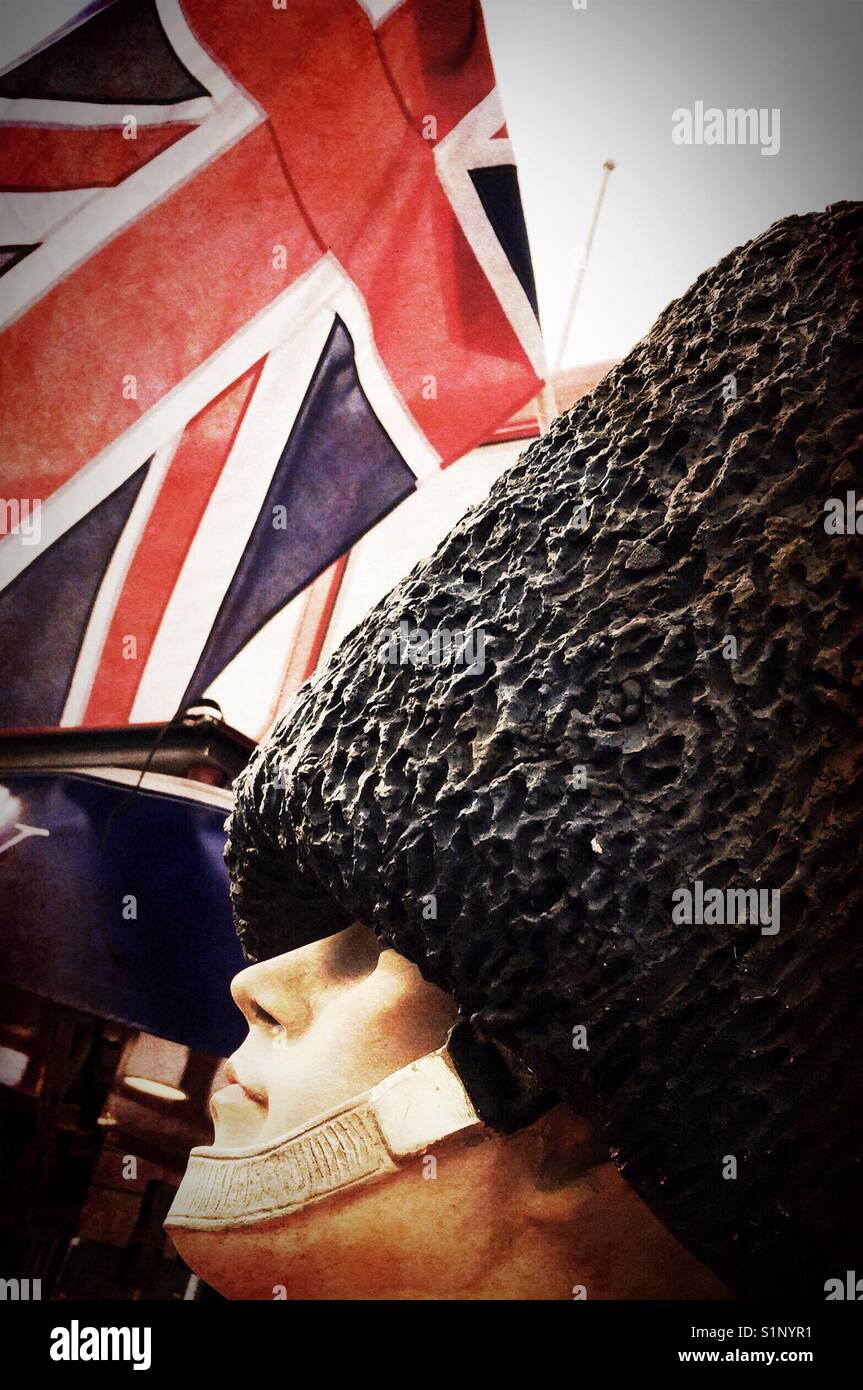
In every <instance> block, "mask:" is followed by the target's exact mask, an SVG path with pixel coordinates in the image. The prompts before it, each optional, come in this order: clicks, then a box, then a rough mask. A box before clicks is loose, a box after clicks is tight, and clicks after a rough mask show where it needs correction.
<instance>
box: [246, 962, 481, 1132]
mask: <svg viewBox="0 0 863 1390" xmlns="http://www.w3.org/2000/svg"><path fill="white" fill-rule="evenodd" d="M455 1013H456V1009H455V1005H454V1004H453V1003H452V1001H451V1000H450V999H449V998H448V997H447V996H446V995H445V994H443V993H442V992H441V991H439V990H436V989H434V988H433V987H432V986H427V985H425V984H424V983H423V982H421V981H420V983H419V985H417V983H416V981H415V980H413V979H410V980H402V979H400V978H399V977H398V976H397V975H393V974H391V973H390V974H388V973H387V972H386V971H384V970H381V971H376V972H375V973H374V974H373V975H372V976H370V977H369V979H368V980H366V981H364V982H363V984H362V985H358V986H355V987H353V988H351V989H348V990H344V991H341V992H339V994H338V995H335V996H334V997H333V999H332V1000H331V1001H330V1002H329V1003H327V1004H326V1005H325V1007H323V1008H322V1009H321V1010H320V1011H319V1013H318V1016H317V1018H316V1019H315V1022H314V1024H313V1025H312V1027H311V1028H310V1029H309V1031H308V1032H307V1033H305V1034H304V1035H303V1036H302V1037H301V1038H298V1039H296V1040H295V1041H289V1042H287V1043H286V1045H285V1046H284V1047H280V1046H278V1045H277V1044H275V1043H271V1044H267V1045H266V1056H265V1057H264V1058H263V1059H262V1062H261V1067H262V1071H261V1075H262V1076H263V1077H264V1079H265V1081H266V1089H267V1095H268V1098H269V1112H268V1115H267V1121H266V1134H267V1135H268V1136H275V1135H278V1134H283V1133H284V1132H285V1131H286V1130H288V1129H291V1128H293V1127H294V1126H296V1125H299V1124H303V1123H305V1122H307V1121H308V1120H311V1119H313V1118H314V1117H315V1116H316V1115H319V1114H321V1113H323V1112H325V1111H327V1110H329V1109H332V1108H333V1107H334V1106H336V1105H341V1104H342V1103H343V1102H345V1101H348V1100H351V1099H352V1098H353V1097H354V1096H356V1095H359V1094H361V1093H362V1092H363V1091H367V1090H368V1089H369V1088H370V1087H372V1086H374V1085H376V1084H377V1083H378V1082H379V1081H382V1080H383V1079H384V1077H386V1076H389V1075H390V1073H391V1072H394V1071H398V1069H399V1068H400V1067H404V1066H407V1065H408V1063H409V1062H413V1061H416V1059H417V1058H418V1057H422V1056H424V1055H425V1054H426V1053H427V1052H432V1051H434V1049H435V1048H437V1047H440V1046H441V1044H442V1043H443V1042H444V1040H445V1038H446V1033H447V1030H448V1029H449V1027H450V1026H451V1024H452V1023H453V1022H454V1020H455Z"/></svg>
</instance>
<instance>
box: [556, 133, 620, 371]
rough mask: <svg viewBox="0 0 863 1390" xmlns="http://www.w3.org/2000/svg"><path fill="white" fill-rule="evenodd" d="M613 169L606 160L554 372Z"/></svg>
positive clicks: (566, 339)
mask: <svg viewBox="0 0 863 1390" xmlns="http://www.w3.org/2000/svg"><path fill="white" fill-rule="evenodd" d="M615 168H616V163H615V161H614V160H613V159H607V160H606V161H605V163H604V164H603V166H602V182H601V183H600V185H599V195H598V197H597V199H596V205H595V207H594V209H593V218H592V220H591V223H590V231H589V232H588V234H587V241H586V243H585V247H584V259H583V260H582V263H581V265H580V266H579V268H578V274H577V275H576V277H575V284H574V285H573V287H572V295H571V296H570V300H569V309H568V310H567V315H566V324H565V326H564V330H563V336H562V337H561V340H560V343H559V345H558V349H557V357H556V358H555V363H554V369H555V371H558V370H559V369H560V366H561V363H562V362H563V356H564V353H565V352H566V345H567V343H568V342H569V335H570V333H571V332H572V321H573V319H574V318H575V310H576V306H577V304H578V299H579V295H580V294H581V286H582V283H583V281H584V273H585V271H586V270H587V263H588V261H589V260H590V252H591V249H592V247H593V239H594V237H595V236H596V226H597V223H598V222H599V214H600V211H601V210H602V204H603V200H604V198H605V190H606V188H607V187H608V180H609V178H610V177H611V173H612V170H613V169H615Z"/></svg>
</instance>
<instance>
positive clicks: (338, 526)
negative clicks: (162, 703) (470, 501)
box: [185, 317, 416, 701]
mask: <svg viewBox="0 0 863 1390" xmlns="http://www.w3.org/2000/svg"><path fill="white" fill-rule="evenodd" d="M415 485H416V480H415V477H414V474H413V473H412V472H411V470H410V469H409V468H408V466H407V464H406V463H405V462H404V460H403V458H402V456H401V454H400V453H399V452H398V450H397V449H396V447H395V445H394V444H393V442H392V440H391V439H390V437H389V435H388V434H387V432H386V430H385V429H384V428H383V426H382V425H381V423H380V421H379V420H378V418H377V416H376V415H375V413H374V411H373V410H372V408H371V406H370V405H369V402H368V400H367V399H366V396H365V393H364V391H363V388H362V385H361V383H360V379H359V376H358V375H357V369H356V364H355V362H354V344H353V340H352V338H351V336H350V334H349V333H348V330H347V329H346V328H345V325H344V324H343V323H342V321H341V319H340V318H338V317H336V318H335V320H334V322H333V327H332V329H331V331H330V334H329V337H328V339H327V342H326V345H325V347H324V350H323V352H322V353H321V356H320V359H319V361H318V364H317V367H316V368H315V372H314V375H313V377H312V380H311V383H310V385H309V389H308V391H307V392H306V396H305V399H304V401H303V404H302V406H301V407H300V410H299V413H298V415H297V418H296V421H295V423H294V427H293V429H292V430H291V433H290V436H289V438H288V442H287V443H286V445H285V448H284V451H283V452H282V456H281V458H280V459H279V463H278V466H277V467H276V471H275V473H274V475H273V481H272V483H271V484H270V488H269V491H268V493H267V496H266V500H265V501H264V505H263V507H262V508H261V511H260V514H259V515H258V519H257V521H256V522H255V526H254V529H253V531H252V535H251V537H250V539H249V543H248V545H247V547H246V550H245V551H244V553H243V558H242V560H241V561H240V564H239V567H238V568H237V571H236V573H235V575H234V578H233V580H232V581H231V585H230V587H229V589H228V593H227V595H226V597H225V600H224V602H223V604H222V607H221V609H220V611H219V614H218V616H217V618H216V622H215V624H214V626H213V630H212V632H211V633H210V637H209V640H208V642H207V645H206V647H205V648H204V652H203V654H202V656H201V660H200V662H199V663H198V669H197V670H196V672H195V674H194V676H193V678H192V681H191V683H190V685H189V688H188V690H187V692H186V697H185V698H186V701H188V700H189V699H191V698H193V697H194V696H198V695H201V694H203V692H204V691H205V690H206V689H207V686H208V685H209V684H210V683H211V681H213V680H215V678H216V676H217V675H218V674H219V672H220V671H222V670H224V668H225V667H226V666H227V664H228V662H229V661H230V660H231V659H232V658H233V657H235V656H236V654H237V652H238V651H240V649H241V648H242V647H244V646H245V644H246V643H247V642H248V641H249V639H250V638H251V637H253V636H254V634H255V633H256V632H257V631H258V630H259V629H260V628H261V627H263V625H264V623H266V622H268V621H269V619H270V618H272V617H273V615H274V614H275V613H278V611H279V609H280V608H283V607H284V605H285V604H286V603H287V602H288V600H289V599H291V598H293V596H294V594H297V593H299V592H300V590H301V589H304V588H305V586H306V585H307V584H310V583H311V582H312V580H313V579H316V578H317V576H318V575H319V574H320V573H321V572H322V571H323V570H325V569H326V567H327V565H329V564H331V563H332V561H333V560H335V559H337V558H338V556H339V555H343V554H344V552H345V551H346V550H348V549H350V547H351V546H352V545H353V543H354V541H356V540H358V539H359V537H360V536H362V535H364V534H365V532H366V531H368V530H369V528H370V527H371V526H374V524H375V522H377V521H379V520H380V518H381V517H382V516H385V515H386V513H387V512H389V511H391V510H392V508H393V507H395V506H396V505H397V504H398V503H399V502H401V501H402V500H403V499H404V498H405V497H407V496H408V495H409V493H411V492H412V491H413V490H414V487H415ZM277 508H281V509H283V510H282V511H278V512H277V511H276V509H277ZM274 523H276V524H274Z"/></svg>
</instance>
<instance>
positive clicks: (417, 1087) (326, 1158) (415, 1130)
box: [165, 1047, 490, 1231]
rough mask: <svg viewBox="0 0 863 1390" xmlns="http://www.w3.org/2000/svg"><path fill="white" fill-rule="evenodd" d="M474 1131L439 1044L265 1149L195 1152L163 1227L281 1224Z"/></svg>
mask: <svg viewBox="0 0 863 1390" xmlns="http://www.w3.org/2000/svg"><path fill="white" fill-rule="evenodd" d="M481 1132H485V1133H490V1131H487V1130H485V1126H484V1125H483V1123H482V1121H481V1120H480V1118H479V1116H478V1114H477V1112H476V1110H475V1109H474V1106H473V1104H472V1102H471V1100H470V1097H469V1096H468V1094H467V1091H466V1090H465V1087H464V1085H463V1084H462V1081H461V1079H460V1077H459V1076H458V1074H457V1072H456V1071H455V1070H454V1068H453V1065H452V1063H451V1062H450V1061H449V1058H448V1053H447V1049H446V1047H443V1048H440V1049H439V1050H438V1051H437V1052H430V1053H429V1054H428V1055H427V1056H426V1057H421V1058H420V1059H419V1061H417V1062H411V1064H410V1065H409V1066H407V1067H403V1068H402V1069H401V1070H400V1071H397V1072H393V1074H392V1076H388V1077H386V1078H385V1080H383V1081H381V1082H379V1083H378V1085H377V1086H374V1087H373V1088H372V1089H371V1090H370V1091H366V1092H364V1093H363V1094H362V1095H360V1096H356V1097H354V1099H353V1100H350V1101H347V1102H346V1104H344V1105H341V1106H339V1107H338V1108H337V1109H335V1110H332V1111H330V1112H329V1113H328V1114H326V1115H322V1116H319V1117H318V1118H317V1119H315V1120H313V1121H311V1123H309V1124H307V1125H303V1126H301V1127H300V1128H299V1129H293V1130H291V1131H289V1133H287V1134H283V1135H281V1136H280V1137H279V1138H278V1139H273V1140H270V1141H269V1142H268V1143H266V1144H262V1145H260V1146H258V1147H254V1148H244V1149H218V1148H197V1149H193V1150H192V1152H191V1154H190V1156H189V1165H188V1167H187V1169H186V1173H185V1176H184V1177H183V1181H182V1182H181V1183H180V1186H179V1188H178V1190H177V1195H176V1196H175V1198H174V1201H173V1204H172V1206H171V1210H170V1211H169V1213H168V1217H167V1219H166V1221H165V1227H166V1228H167V1229H168V1230H171V1229H181V1230H187V1231H227V1230H232V1229H235V1228H237V1227H240V1226H257V1225H260V1224H261V1223H263V1222H270V1221H278V1220H280V1219H281V1218H282V1217H285V1216H289V1215H290V1214H291V1213H292V1212H295V1211H301V1210H302V1208H303V1207H307V1206H310V1205H311V1204H312V1203H313V1202H320V1201H322V1200H323V1199H324V1198H325V1197H331V1196H333V1195H334V1194H335V1193H337V1192H345V1191H347V1189H349V1188H352V1187H357V1186H359V1185H360V1184H361V1183H368V1182H372V1181H374V1180H375V1179H377V1178H381V1177H383V1176H385V1175H386V1174H388V1173H394V1172H397V1171H398V1170H399V1169H400V1168H403V1167H404V1166H405V1165H406V1164H408V1163H410V1162H411V1161H413V1160H415V1159H417V1158H420V1157H422V1155H423V1154H424V1153H426V1151H427V1150H428V1149H429V1147H430V1146H431V1145H433V1144H437V1145H439V1144H441V1143H443V1142H444V1141H446V1140H448V1139H451V1138H453V1137H455V1136H456V1135H461V1136H466V1135H469V1134H477V1133H481Z"/></svg>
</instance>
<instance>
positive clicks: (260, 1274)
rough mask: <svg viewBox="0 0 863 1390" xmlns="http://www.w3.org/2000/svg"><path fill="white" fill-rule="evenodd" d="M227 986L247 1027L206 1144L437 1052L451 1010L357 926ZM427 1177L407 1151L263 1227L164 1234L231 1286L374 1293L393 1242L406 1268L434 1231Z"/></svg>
mask: <svg viewBox="0 0 863 1390" xmlns="http://www.w3.org/2000/svg"><path fill="white" fill-rule="evenodd" d="M232 993H233V995H234V999H235V1000H236V1002H237V1005H238V1006H239V1008H240V1009H241V1010H242V1012H243V1014H244V1015H245V1017H246V1020H247V1022H248V1025H249V1035H248V1037H247V1039H246V1041H245V1042H244V1043H243V1044H242V1046H241V1047H240V1048H239V1049H238V1051H237V1052H236V1053H234V1055H233V1057H232V1058H231V1059H230V1062H229V1063H228V1067H227V1074H228V1076H229V1078H230V1080H231V1084H230V1085H228V1086H226V1087H225V1088H224V1089H223V1090H222V1091H219V1092H217V1094H216V1095H215V1096H214V1097H213V1099H212V1113H213V1118H214V1122H215V1143H216V1145H218V1146H219V1147H224V1148H231V1149H234V1148H242V1147H246V1146H254V1145H258V1144H261V1143H263V1142H265V1141H267V1140H268V1139H273V1138H276V1137H278V1136H280V1135H282V1134H284V1133H286V1132H287V1131H289V1130H293V1129H296V1128H298V1127H301V1126H303V1125H305V1124H307V1123H308V1122H310V1121H312V1120H314V1119H315V1118H317V1117H318V1116H319V1115H321V1114H323V1113H325V1112H327V1111H330V1110H332V1109H333V1108H334V1107H335V1106H338V1105H340V1104H342V1103H343V1102H345V1101H348V1100H351V1099H352V1098H353V1097H355V1096H357V1095H359V1094H361V1093H362V1092H364V1091H367V1090H369V1089H370V1088H371V1087H372V1086H374V1085H376V1084H377V1082H379V1081H382V1080H383V1079H384V1078H385V1077H387V1076H389V1075H391V1074H392V1073H393V1072H395V1071H397V1070H399V1068H401V1067H403V1066H406V1065H407V1064H408V1063H410V1062H412V1061H415V1060H416V1059H417V1058H419V1057H422V1056H425V1055H426V1054H427V1053H429V1052H432V1051H434V1050H435V1049H436V1048H438V1047H440V1046H441V1045H442V1043H443V1042H444V1041H445V1039H446V1035H447V1032H448V1031H449V1029H450V1027H451V1026H452V1024H453V1023H454V1022H455V1018H456V1012H457V1011H456V1006H455V1004H454V1003H453V1001H452V1000H451V999H450V997H449V996H448V995H446V994H444V993H443V992H442V991H441V990H439V989H438V988H436V987H435V986H434V985H430V984H427V983H426V982H425V981H424V980H423V978H422V976H421V975H420V973H419V971H418V970H417V968H416V966H414V965H412V964H411V963H410V962H409V961H407V960H406V959H405V958H404V957H402V956H399V955H397V954H396V952H395V951H391V950H382V949H381V947H380V945H379V943H378V941H377V939H376V937H375V936H374V933H373V932H371V931H370V930H368V929H367V928H366V927H363V926H360V925H356V926H353V927H350V928H348V930H346V931H343V932H340V933H338V934H337V935H335V936H331V937H328V938H326V939H325V940H323V941H320V942H315V943H313V944H311V945H309V946H306V947H303V948H302V949H301V950H297V951H291V952H289V953H287V954H286V955H282V956H278V957H276V958H274V959H272V960H268V961H264V962H262V963H261V964H259V965H254V966H251V967H250V968H249V969H247V970H244V971H242V973H241V974H239V975H238V976H237V977H236V979H235V980H234V982H233V986H232ZM468 1166H469V1167H470V1163H468ZM434 1187H436V1184H434V1183H429V1182H425V1181H423V1178H422V1166H421V1165H420V1164H416V1165H411V1168H410V1169H409V1170H406V1171H405V1172H402V1173H398V1174H395V1175H393V1177H391V1178H389V1179H387V1180H386V1181H384V1182H383V1183H381V1184H377V1185H370V1186H369V1187H368V1188H362V1189H357V1190H355V1191H353V1192H351V1193H349V1194H348V1195H347V1196H346V1197H343V1196H334V1197H332V1198H330V1199H327V1200H326V1201H325V1202H323V1203H320V1204H315V1205H313V1206H312V1207H309V1208H307V1209H306V1210H303V1211H299V1212H296V1213H293V1214H292V1215H290V1216H288V1217H285V1218H283V1219H282V1220H280V1221H276V1222H272V1223H269V1224H267V1225H262V1226H260V1227H252V1228H243V1229H240V1230H231V1231H219V1232H199V1231H185V1230H175V1231H172V1233H171V1234H172V1238H173V1240H174V1243H175V1244H176V1246H177V1248H178V1250H179V1251H180V1254H181V1255H182V1256H183V1257H184V1259H186V1261H187V1262H188V1263H189V1264H190V1265H191V1266H192V1268H193V1269H195V1270H196V1271H197V1272H198V1273H199V1274H200V1275H201V1276H202V1277H203V1278H204V1279H206V1280H207V1281H208V1282H209V1283H211V1284H212V1285H213V1286H214V1287H216V1288H218V1289H219V1290H220V1291H221V1292H223V1293H226V1294H228V1296H230V1297H241V1298H242V1297H258V1298H273V1297H274V1290H275V1289H277V1288H279V1286H284V1287H285V1288H286V1290H287V1293H288V1296H289V1297H317V1298H322V1297H323V1298H326V1297H344V1296H348V1297H350V1296H354V1297H363V1296H374V1293H373V1292H372V1293H370V1292H369V1290H370V1286H371V1288H374V1287H375V1286H376V1284H379V1275H380V1276H381V1277H384V1278H385V1279H389V1278H390V1277H391V1276H390V1273H385V1272H384V1271H385V1269H388V1270H391V1269H392V1263H391V1257H392V1255H393V1252H394V1251H395V1252H396V1259H397V1260H398V1259H401V1263H402V1267H403V1265H404V1257H403V1253H402V1252H403V1251H404V1250H406V1249H410V1248H411V1247H413V1248H414V1249H416V1250H417V1252H419V1251H420V1250H421V1248H422V1244H423V1240H424V1239H428V1238H431V1236H432V1232H431V1229H429V1230H428V1232H427V1234H426V1236H424V1234H423V1231H422V1230H421V1229H418V1228H421V1227H422V1226H423V1225H424V1223H425V1224H428V1223H429V1222H430V1220H431V1221H433V1220H435V1219H437V1218H435V1217H434V1213H433V1212H430V1210H429V1196H430V1191H429V1190H430V1189H431V1188H434ZM387 1229H389V1230H390V1233H391V1236H390V1239H388V1238H387ZM372 1247H374V1250H372ZM375 1252H376V1253H375ZM378 1265H380V1269H379V1271H378V1273H377V1274H376V1273H375V1272H374V1271H375V1269H376V1267H377V1266H378ZM396 1292H397V1289H396Z"/></svg>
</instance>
